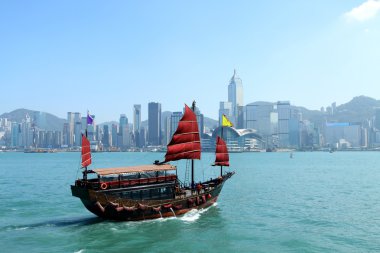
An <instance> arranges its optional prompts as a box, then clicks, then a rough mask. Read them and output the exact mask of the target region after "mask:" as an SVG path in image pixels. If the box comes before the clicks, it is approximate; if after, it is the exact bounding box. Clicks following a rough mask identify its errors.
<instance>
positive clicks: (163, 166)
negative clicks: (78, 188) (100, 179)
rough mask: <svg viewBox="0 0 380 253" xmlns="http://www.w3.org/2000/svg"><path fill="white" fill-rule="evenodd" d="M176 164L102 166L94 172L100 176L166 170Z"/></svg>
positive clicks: (171, 168) (172, 168)
mask: <svg viewBox="0 0 380 253" xmlns="http://www.w3.org/2000/svg"><path fill="white" fill-rule="evenodd" d="M175 169H177V167H176V166H174V165H171V164H161V165H156V164H150V165H139V166H130V167H120V168H103V169H96V170H94V172H95V173H96V174H98V175H100V176H105V175H112V174H125V173H136V172H137V173H138V172H152V171H166V170H175Z"/></svg>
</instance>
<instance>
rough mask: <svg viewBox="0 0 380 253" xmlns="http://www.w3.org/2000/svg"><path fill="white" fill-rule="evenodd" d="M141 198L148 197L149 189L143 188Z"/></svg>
mask: <svg viewBox="0 0 380 253" xmlns="http://www.w3.org/2000/svg"><path fill="white" fill-rule="evenodd" d="M141 198H142V199H148V198H150V194H149V190H143V191H141Z"/></svg>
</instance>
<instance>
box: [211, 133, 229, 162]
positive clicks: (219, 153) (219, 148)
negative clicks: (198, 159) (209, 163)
mask: <svg viewBox="0 0 380 253" xmlns="http://www.w3.org/2000/svg"><path fill="white" fill-rule="evenodd" d="M214 165H219V166H230V157H229V155H228V149H227V145H226V143H225V142H224V140H223V139H222V138H220V137H219V136H218V137H217V139H216V150H215V164H214Z"/></svg>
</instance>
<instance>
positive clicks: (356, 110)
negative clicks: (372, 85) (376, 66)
mask: <svg viewBox="0 0 380 253" xmlns="http://www.w3.org/2000/svg"><path fill="white" fill-rule="evenodd" d="M293 108H296V109H298V110H299V111H300V112H301V113H302V117H303V119H307V120H310V121H311V122H314V123H317V124H323V123H324V122H326V121H328V122H364V121H366V120H368V119H371V118H372V117H373V116H374V115H375V109H376V108H380V100H376V99H373V98H370V97H366V96H358V97H354V98H353V99H352V100H351V101H349V102H347V103H345V104H342V105H339V106H337V107H336V111H335V112H334V113H333V114H332V115H331V114H328V113H323V112H321V111H316V110H308V109H306V108H304V107H297V106H294V107H293Z"/></svg>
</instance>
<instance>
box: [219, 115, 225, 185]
mask: <svg viewBox="0 0 380 253" xmlns="http://www.w3.org/2000/svg"><path fill="white" fill-rule="evenodd" d="M221 135H222V139H223V120H222V134H221ZM223 140H224V139H223ZM226 148H227V145H226ZM220 176H221V177H223V166H222V165H220Z"/></svg>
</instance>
